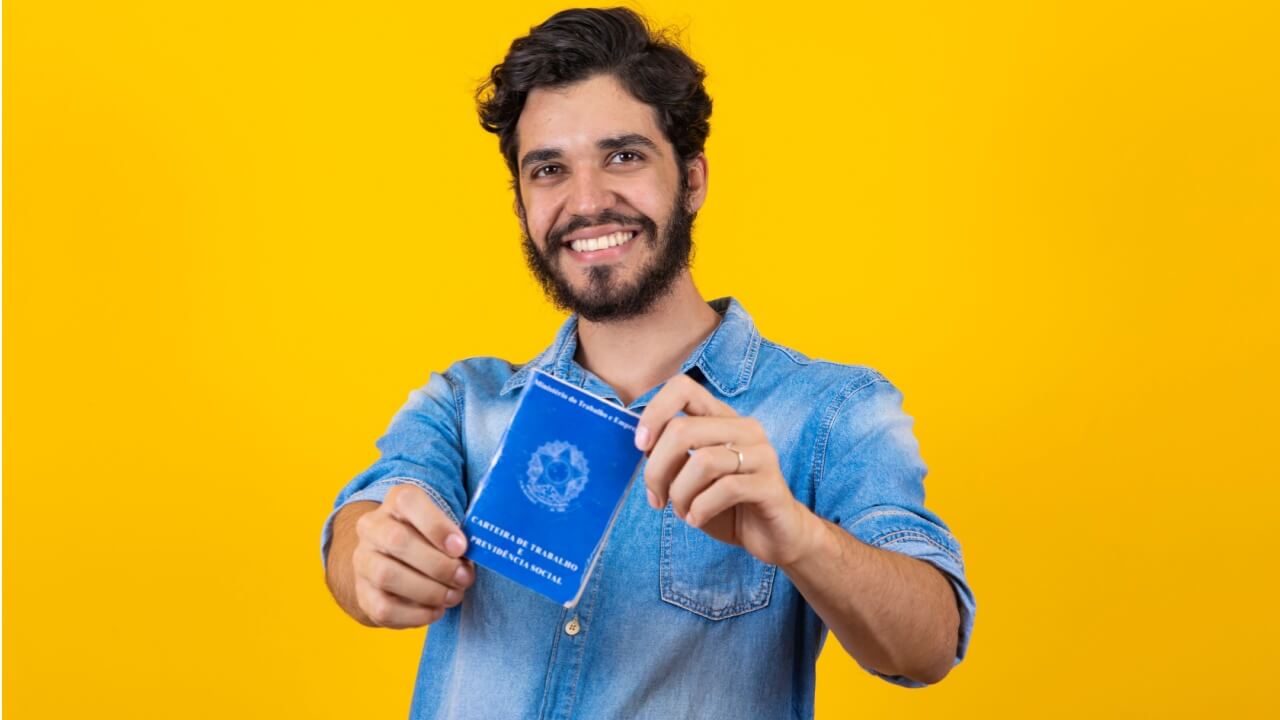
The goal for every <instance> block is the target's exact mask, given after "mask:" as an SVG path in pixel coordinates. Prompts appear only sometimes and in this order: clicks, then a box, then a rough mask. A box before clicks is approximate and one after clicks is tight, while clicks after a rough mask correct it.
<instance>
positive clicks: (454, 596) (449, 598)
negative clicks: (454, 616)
mask: <svg viewBox="0 0 1280 720" xmlns="http://www.w3.org/2000/svg"><path fill="white" fill-rule="evenodd" d="M461 599H462V596H461V595H459V594H458V591H457V590H449V592H446V593H445V594H444V601H445V603H446V604H448V605H452V604H454V603H456V602H458V601H459V600H461Z"/></svg>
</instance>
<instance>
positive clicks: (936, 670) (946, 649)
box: [782, 515, 960, 683]
mask: <svg viewBox="0 0 1280 720" xmlns="http://www.w3.org/2000/svg"><path fill="white" fill-rule="evenodd" d="M809 517H810V518H811V521H810V528H809V532H808V536H809V537H810V539H811V541H810V542H809V543H807V546H808V548H809V550H808V552H805V553H803V554H802V555H801V557H800V558H799V559H798V560H796V561H795V562H794V563H791V564H789V565H786V566H784V567H783V568H782V569H783V571H784V572H785V573H786V574H787V576H788V577H789V578H790V579H791V581H792V582H793V583H795V585H796V587H797V588H798V589H799V590H800V593H801V594H802V595H804V597H805V599H806V600H807V601H808V602H809V604H810V605H811V606H812V607H813V609H814V611H815V612H817V613H818V616H819V617H821V618H822V620H823V622H825V623H826V624H827V627H829V628H830V629H831V632H832V633H833V634H834V635H835V636H836V638H837V639H838V640H839V641H840V644H841V645H842V646H843V647H844V649H845V650H846V651H847V652H848V653H849V654H850V655H852V656H853V657H854V658H855V659H856V660H858V662H860V663H861V664H863V665H865V666H866V667H869V668H872V669H874V670H877V671H879V672H882V673H884V674H886V675H902V676H905V677H908V678H911V679H912V680H916V681H919V682H924V683H935V682H937V681H939V680H941V679H942V678H943V677H945V676H946V674H947V672H948V671H950V669H951V666H952V665H953V663H954V660H955V654H956V641H957V634H958V630H959V624H960V613H959V610H958V608H957V607H956V599H955V593H954V591H953V590H952V589H951V584H950V583H949V582H948V581H947V579H946V577H945V576H944V575H943V574H942V573H941V572H940V571H939V570H938V569H937V568H935V567H933V566H932V565H930V564H928V563H926V562H924V561H923V560H918V559H916V558H912V557H908V556H906V555H903V554H901V553H896V552H892V551H889V550H881V549H879V548H874V547H871V546H870V545H867V544H865V543H863V542H861V541H859V540H858V539H857V538H855V537H853V536H852V535H850V534H849V533H848V532H847V531H845V530H844V529H843V528H841V527H839V526H837V525H834V524H832V523H830V522H828V521H826V520H823V519H822V518H819V517H818V516H816V515H810V516H809Z"/></svg>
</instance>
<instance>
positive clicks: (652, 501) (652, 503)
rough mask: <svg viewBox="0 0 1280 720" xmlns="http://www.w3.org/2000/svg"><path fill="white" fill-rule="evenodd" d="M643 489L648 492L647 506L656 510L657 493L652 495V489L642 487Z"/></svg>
mask: <svg viewBox="0 0 1280 720" xmlns="http://www.w3.org/2000/svg"><path fill="white" fill-rule="evenodd" d="M644 491H645V492H646V493H648V494H649V507H651V508H653V509H654V510H657V509H658V496H657V495H654V494H653V491H652V490H650V489H649V488H645V489H644Z"/></svg>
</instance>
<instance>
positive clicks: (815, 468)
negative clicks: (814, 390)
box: [809, 373, 885, 493]
mask: <svg viewBox="0 0 1280 720" xmlns="http://www.w3.org/2000/svg"><path fill="white" fill-rule="evenodd" d="M857 380H866V378H865V377H859V378H857ZM878 382H885V381H884V379H883V377H881V376H880V374H879V373H875V374H874V375H872V376H871V379H870V380H866V382H864V383H863V384H861V385H859V386H857V387H856V388H855V387H853V385H854V383H855V380H850V381H849V382H848V383H846V384H845V386H844V389H843V390H841V392H840V394H839V395H838V396H836V399H835V400H834V401H832V403H831V405H830V406H829V407H828V408H827V413H826V416H825V417H824V418H823V419H822V430H821V432H820V433H819V435H818V442H817V443H815V445H814V450H813V454H814V461H813V465H812V467H810V469H809V483H810V485H812V487H813V490H814V492H815V493H817V491H818V483H820V482H822V475H823V473H825V472H826V468H827V442H828V441H829V440H830V439H831V429H832V428H833V427H835V423H836V418H837V417H838V416H839V415H840V411H841V410H842V409H843V408H844V404H845V402H847V401H848V400H849V398H851V397H853V396H854V395H857V394H858V393H859V392H861V391H862V389H863V388H865V387H869V386H871V385H874V384H875V383H878ZM850 388H853V389H852V390H851V389H850ZM856 448H857V446H856V445H855V446H854V449H856Z"/></svg>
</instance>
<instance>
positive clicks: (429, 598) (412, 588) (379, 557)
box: [355, 549, 462, 607]
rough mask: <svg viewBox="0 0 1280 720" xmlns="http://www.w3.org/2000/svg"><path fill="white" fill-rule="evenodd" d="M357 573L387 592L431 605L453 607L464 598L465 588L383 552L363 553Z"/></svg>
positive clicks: (357, 566)
mask: <svg viewBox="0 0 1280 720" xmlns="http://www.w3.org/2000/svg"><path fill="white" fill-rule="evenodd" d="M355 566H356V575H357V576H358V577H360V578H362V579H364V580H365V581H366V582H368V583H369V584H370V585H372V586H373V587H375V588H377V589H378V590H381V591H383V592H387V593H391V594H393V595H396V596H399V597H401V598H403V599H405V600H408V601H409V602H412V603H415V604H418V605H423V606H427V607H452V606H454V605H457V604H458V602H460V601H461V600H462V591H461V590H457V589H454V588H451V587H447V586H445V585H443V584H441V583H438V582H436V581H435V580H432V579H431V578H429V577H427V576H425V575H423V574H422V573H419V572H418V571H416V570H414V569H413V568H411V567H409V566H408V565H405V564H404V563H402V562H400V561H399V560H396V559H395V558H393V557H388V556H386V555H383V554H382V553H379V552H368V551H366V552H365V553H362V554H361V553H360V551H359V549H357V557H356V558H355Z"/></svg>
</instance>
